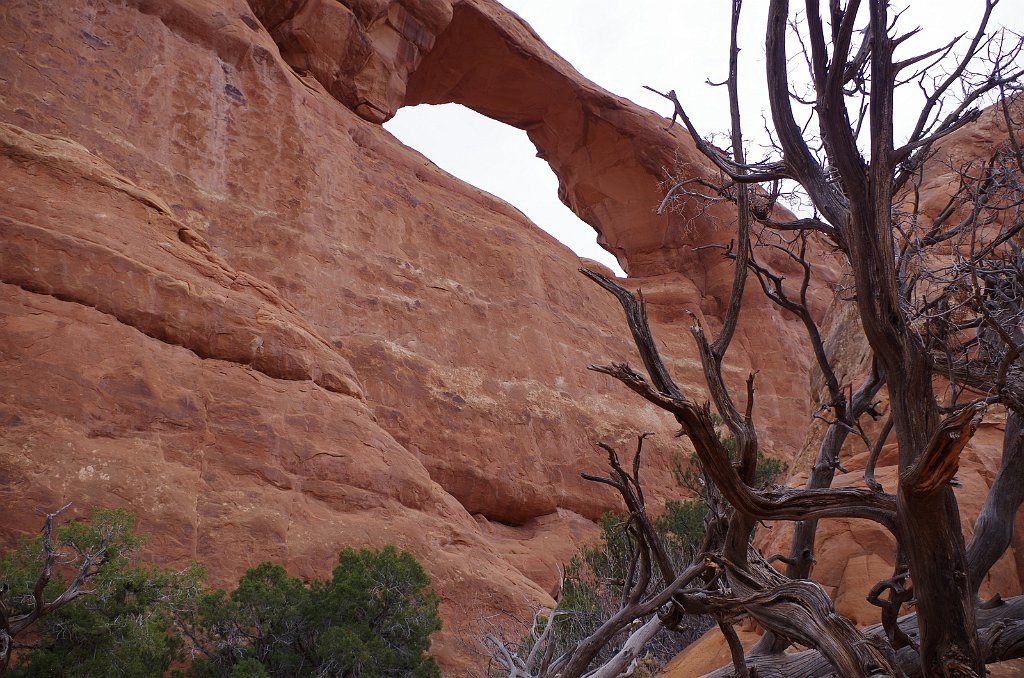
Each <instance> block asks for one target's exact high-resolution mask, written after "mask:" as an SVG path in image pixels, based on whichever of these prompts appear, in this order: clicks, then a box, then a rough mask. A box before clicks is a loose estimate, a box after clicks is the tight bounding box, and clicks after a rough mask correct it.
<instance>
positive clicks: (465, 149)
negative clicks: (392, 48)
mask: <svg viewBox="0 0 1024 678" xmlns="http://www.w3.org/2000/svg"><path fill="white" fill-rule="evenodd" d="M384 127H385V129H387V130H388V131H389V132H391V134H393V135H395V137H397V138H398V139H399V140H400V141H401V142H402V143H404V144H405V145H407V146H409V147H411V148H414V149H415V150H417V151H419V152H420V153H422V154H423V155H424V156H425V157H427V158H428V159H429V160H431V161H432V162H433V163H434V164H436V165H437V166H438V167H440V168H441V169H443V170H444V171H446V172H448V173H449V174H451V175H453V176H455V177H458V178H459V179H461V180H463V181H465V182H466V183H468V184H471V185H472V186H475V187H477V188H479V189H481V190H484V191H487V192H488V193H491V194H492V195H494V196H496V197H498V198H501V199H502V200H504V201H505V202H507V203H509V204H510V205H512V206H513V207H515V208H516V209H518V210H519V211H520V212H522V213H523V214H525V215H526V216H527V217H528V218H529V219H530V220H531V221H532V222H533V223H534V224H535V225H537V226H538V227H539V228H540V229H542V230H544V231H546V232H547V233H549V234H550V235H552V236H553V237H554V238H556V239H557V240H558V241H559V242H561V243H562V244H563V245H565V246H566V247H568V248H569V249H571V250H572V251H573V252H575V253H576V255H577V256H580V257H585V258H588V259H593V260H595V261H598V262H600V263H601V264H604V265H605V266H607V267H608V268H610V269H611V270H613V271H614V272H615V274H616V275H618V276H625V275H626V274H625V272H624V271H623V270H622V268H621V267H620V266H619V262H618V261H617V260H616V258H615V257H614V256H613V255H612V254H611V253H609V252H608V251H607V250H605V249H604V248H602V247H601V245H600V244H598V241H597V233H596V232H595V231H594V229H593V228H592V227H591V226H590V225H589V224H587V223H586V222H584V221H583V220H581V219H580V218H579V217H578V216H576V214H575V213H574V212H573V211H572V210H570V209H569V208H568V207H566V206H565V204H563V203H562V202H561V201H560V200H559V199H558V179H557V177H556V176H555V174H554V172H553V171H552V170H551V167H550V166H549V165H548V163H547V162H545V161H544V160H542V159H541V158H539V157H538V156H537V149H536V147H535V146H534V145H533V143H532V142H531V141H530V140H529V138H528V137H527V134H526V132H524V131H522V130H519V129H516V128H515V127H512V126H510V125H506V124H505V123H502V122H499V121H497V120H494V119H492V118H488V117H487V116H484V115H481V114H480V113H477V112H476V111H474V110H472V109H470V108H467V107H466V106H463V105H461V104H456V103H447V104H437V105H430V104H420V105H418V106H406V107H403V108H401V109H399V111H398V112H397V113H396V114H395V116H394V117H393V118H392V119H391V120H389V121H388V122H386V123H385V124H384Z"/></svg>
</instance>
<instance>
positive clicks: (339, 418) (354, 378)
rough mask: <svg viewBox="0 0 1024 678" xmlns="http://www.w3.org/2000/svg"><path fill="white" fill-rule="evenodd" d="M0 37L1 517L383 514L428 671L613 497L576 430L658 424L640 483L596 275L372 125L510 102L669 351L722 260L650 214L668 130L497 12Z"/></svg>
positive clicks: (258, 9) (299, 537) (696, 167)
mask: <svg viewBox="0 0 1024 678" xmlns="http://www.w3.org/2000/svg"><path fill="white" fill-rule="evenodd" d="M0 35H3V36H4V40H3V42H2V44H0V102H2V104H3V105H2V106H0V195H2V196H4V198H3V201H2V202H0V421H2V422H3V423H4V435H3V436H2V438H0V506H2V507H3V515H4V520H3V521H2V523H0V541H3V542H5V543H9V542H10V541H11V540H13V539H14V537H15V536H16V535H17V534H20V533H23V532H25V531H31V530H34V529H36V527H37V525H38V516H37V514H36V513H35V512H34V509H35V508H36V507H53V506H58V505H62V504H63V503H65V502H67V501H74V502H75V503H76V505H77V506H78V507H80V508H85V507H88V506H90V505H108V506H110V505H116V506H127V507H129V508H131V509H132V510H134V511H135V512H136V514H137V515H138V516H139V518H140V531H142V532H144V533H146V534H148V535H150V545H149V547H148V551H149V553H150V554H152V557H153V558H154V559H155V560H158V561H159V562H164V563H175V564H180V563H183V562H185V561H187V560H189V559H198V560H200V561H202V562H203V563H205V564H206V565H207V566H208V567H209V568H210V572H211V575H212V577H213V578H214V579H215V580H216V581H217V582H224V581H227V580H230V579H232V578H234V577H237V576H238V574H240V572H241V571H243V570H244V569H245V568H246V567H248V566H250V565H252V564H254V563H256V562H259V561H262V560H268V559H269V560H275V561H277V562H280V563H282V564H284V565H286V566H287V567H288V568H289V569H290V570H292V571H293V572H295V573H297V574H302V575H307V576H314V575H323V574H324V573H326V572H327V571H328V570H329V569H330V567H331V565H332V563H333V559H334V557H335V554H336V552H337V551H338V550H339V549H340V548H341V547H342V546H345V545H363V544H368V545H382V544H384V543H395V544H398V545H399V546H400V547H403V548H408V549H411V550H412V551H413V552H414V553H415V554H416V555H417V556H418V557H419V558H420V560H421V561H422V562H423V563H424V564H425V566H426V567H427V569H428V570H429V572H430V573H431V575H432V577H433V579H434V585H435V588H436V590H437V591H438V593H439V596H440V598H441V600H442V614H443V615H444V617H445V630H444V631H443V632H442V633H441V634H440V635H439V637H438V638H437V639H436V642H435V650H436V651H437V652H438V653H439V655H440V659H441V661H442V663H443V665H444V667H445V670H446V672H447V673H450V674H453V675H454V674H456V673H460V672H464V671H468V670H469V668H470V667H472V666H475V665H478V664H479V663H480V658H479V657H477V656H474V655H473V649H472V648H473V647H474V644H475V641H476V639H477V637H478V634H479V632H480V625H481V623H482V620H483V619H484V618H486V617H488V616H490V615H492V614H493V613H494V612H495V611H504V612H511V613H513V614H519V615H524V614H526V612H527V611H528V610H529V609H530V607H531V606H532V605H535V604H550V603H551V602H552V600H551V598H550V595H551V594H552V593H553V592H554V589H555V586H556V584H557V568H558V566H559V564H560V563H561V562H564V561H565V560H566V559H567V558H568V557H569V556H570V555H571V554H572V552H573V551H574V550H575V549H576V548H577V546H578V544H579V543H580V542H581V541H582V540H584V539H586V538H587V537H589V536H591V535H592V534H593V531H594V527H593V524H592V523H591V522H590V520H589V519H592V518H595V517H596V516H597V515H599V514H600V513H601V512H602V511H604V510H607V509H610V508H617V505H616V503H615V501H614V497H612V496H611V495H610V494H608V493H604V492H601V491H599V490H598V489H596V488H595V487H594V486H592V485H588V484H586V483H584V482H583V481H581V480H580V479H579V477H578V472H579V471H580V470H581V469H587V470H595V469H601V468H602V464H603V460H602V457H601V455H600V454H599V453H598V452H597V451H595V448H594V447H593V445H592V443H593V441H594V440H597V439H602V440H610V441H625V440H627V439H628V438H629V437H631V436H632V435H634V434H635V433H637V432H639V431H643V430H648V431H656V432H657V433H658V436H657V438H656V439H655V440H654V441H653V445H652V446H651V448H650V450H651V452H650V454H649V457H648V458H649V460H650V461H649V464H648V467H647V473H646V477H647V480H648V483H649V489H650V492H651V494H652V496H661V497H664V496H667V495H668V494H669V493H670V492H673V491H674V486H673V482H672V480H671V477H670V474H669V473H668V467H669V461H670V459H671V454H672V452H673V450H674V449H675V448H674V446H675V440H674V439H673V438H672V436H671V434H672V431H673V427H672V425H671V422H670V420H669V419H668V418H666V417H664V416H661V415H660V414H659V413H657V412H656V411H654V410H653V409H651V408H649V407H647V406H645V405H644V404H642V403H641V402H639V401H638V400H637V399H635V398H634V397H632V396H631V395H630V394H629V393H628V392H625V391H624V390H623V389H621V388H619V387H618V386H617V385H616V384H614V383H610V382H609V380H607V379H606V378H603V377H601V376H600V375H595V374H593V373H589V372H587V371H586V370H585V366H586V365H587V364H589V363H591V362H596V361H603V360H609V359H613V360H632V361H634V362H635V361H636V358H635V356H634V352H633V350H632V347H631V345H630V343H629V341H628V334H627V333H626V331H625V327H624V323H623V322H622V320H621V318H620V312H619V310H618V308H617V307H616V305H615V304H614V302H613V300H611V299H610V298H608V297H607V296H606V295H604V294H603V293H601V292H600V291H599V290H598V289H597V288H596V287H594V286H592V285H589V284H588V283H586V281H585V280H583V279H582V278H581V277H580V276H579V275H577V274H576V268H577V267H579V265H580V261H579V260H578V259H577V258H576V257H575V256H574V255H573V254H572V253H571V252H569V251H568V250H567V249H566V248H564V247H563V246H561V245H560V244H559V243H557V242H555V241H554V240H553V239H552V238H550V237H549V236H547V235H546V234H544V233H543V232H541V231H540V230H538V229H537V228H536V227H535V226H534V225H533V224H531V223H529V222H528V221H526V220H525V219H524V218H523V216H522V215H521V214H520V213H519V212H518V211H517V210H515V209H513V208H510V207H509V206H508V205H506V204H504V203H502V202H501V201H499V200H497V199H495V198H493V197H492V196H490V195H488V194H485V193H483V192H480V191H477V190H475V189H473V188H472V187H469V186H467V185H465V184H463V183H461V182H459V181H458V180H456V179H454V178H452V177H451V176H449V175H447V174H445V173H444V172H442V171H440V170H439V169H438V168H436V167H435V166H434V165H433V164H432V163H430V162H429V161H427V160H426V159H424V158H422V157H421V156H420V155H418V154H417V153H415V152H414V151H412V150H410V149H408V148H405V147H404V146H402V145H401V144H400V143H398V142H397V141H396V140H395V139H394V138H393V137H391V135H390V134H389V133H388V132H386V131H385V130H384V129H383V128H382V127H381V126H380V124H379V123H380V122H381V121H383V120H385V119H387V118H389V117H390V116H391V115H393V114H394V112H395V111H396V110H397V109H398V108H399V107H400V106H402V105H411V104H415V103H420V102H430V103H440V102H449V101H454V102H459V103H463V104H465V105H467V106H470V107H472V108H475V109H476V110H478V111H480V112H482V113H484V114H486V115H489V116H491V117H494V118H496V119H499V120H502V121H504V122H507V123H509V124H512V125H515V126H517V127H520V128H522V129H525V130H526V131H527V133H528V134H529V135H530V138H531V140H532V141H533V142H534V143H535V144H536V145H537V147H538V151H539V152H540V153H541V155H542V157H544V158H545V159H547V160H548V162H550V163H551V165H552V168H553V169H554V170H555V172H556V174H557V175H558V176H559V179H560V183H561V189H560V193H561V196H562V198H563V200H564V201H565V202H566V203H567V204H568V205H570V206H571V207H572V208H573V209H574V210H575V211H576V212H577V214H579V215H580V216H581V217H582V218H583V219H585V220H586V221H587V222H588V223H590V224H591V225H593V226H594V228H595V229H596V230H597V231H598V232H599V233H600V236H601V239H602V242H604V243H605V244H606V246H607V247H608V248H609V249H610V250H611V251H612V252H614V253H615V254H616V256H618V258H619V260H620V261H621V262H622V265H623V267H624V268H625V269H626V270H627V271H629V273H630V275H631V280H630V284H632V285H635V286H642V287H643V289H644V291H645V294H646V295H647V298H648V300H649V302H650V303H651V312H652V316H653V319H654V321H655V324H656V327H655V331H656V332H657V333H658V336H659V338H660V339H661V340H662V341H663V342H664V344H665V352H666V355H668V356H671V361H670V362H671V366H672V367H673V368H674V369H675V370H676V372H677V374H678V375H679V377H680V381H684V382H685V381H691V382H693V383H700V378H699V374H700V373H699V369H698V366H697V363H696V361H695V357H694V351H693V349H692V346H691V345H690V343H689V341H688V336H687V334H686V332H684V331H680V330H681V327H682V325H681V324H682V323H684V322H688V320H687V319H686V315H685V312H686V311H692V312H694V313H696V314H697V315H698V316H699V317H702V318H703V319H704V320H705V321H706V322H708V323H709V324H710V325H712V326H714V325H715V323H716V318H717V314H719V313H720V312H721V310H722V309H723V307H724V303H725V299H726V297H727V293H728V288H729V285H730V281H731V275H732V274H731V268H730V264H729V262H728V261H726V260H724V259H723V258H721V257H717V256H714V255H713V254H709V253H703V254H701V253H696V252H694V251H693V250H692V249H691V246H692V245H693V244H703V243H706V242H721V241H727V240H728V239H729V233H730V230H731V228H732V219H731V216H732V215H731V213H730V212H729V210H728V209H725V208H720V207H716V208H715V209H714V210H712V211H711V212H710V213H708V214H704V213H700V214H698V210H697V206H692V209H691V210H690V211H687V212H684V213H681V214H673V215H670V216H664V217H659V216H655V215H654V214H653V208H654V206H655V205H656V204H657V202H658V201H659V199H660V188H659V182H662V181H664V180H665V179H666V178H667V175H666V168H675V167H677V166H679V165H680V164H681V165H682V166H684V167H685V168H687V170H688V171H694V172H700V171H707V170H706V169H702V168H704V163H703V162H702V161H701V160H700V158H699V156H698V154H697V153H696V151H695V150H694V149H693V146H692V144H691V143H690V142H689V141H688V140H687V139H686V138H685V137H684V136H683V135H682V134H680V133H679V132H678V131H668V132H667V131H665V129H664V127H665V121H664V120H663V119H662V118H660V117H658V116H656V115H654V114H653V113H651V112H649V111H646V110H644V109H641V108H638V107H637V106H635V105H633V104H631V103H630V102H628V101H626V100H623V99H620V98H618V97H615V96H613V95H612V94H610V93H608V92H605V91H603V90H601V89H600V88H598V87H596V86H595V85H593V84H592V83H590V82H588V81H586V80H585V79H583V78H582V77H581V76H580V75H579V74H578V73H576V72H575V70H573V69H572V67H571V66H569V65H568V64H567V63H566V62H565V61H563V60H562V59H560V58H559V57H558V56H557V55H555V54H553V53H552V52H551V51H550V50H549V49H548V48H547V47H546V46H545V45H544V43H543V42H542V41H541V40H540V39H539V38H538V37H537V36H536V35H535V34H534V33H533V32H532V31H531V30H530V28H529V27H528V26H526V25H525V24H524V23H523V22H522V21H521V20H519V19H518V17H516V16H515V15H513V14H511V13H509V12H507V11H506V10H504V9H503V8H501V7H500V6H499V5H497V4H495V3H493V2H488V1H486V0H461V1H456V2H451V1H449V0H393V1H389V0H345V1H344V2H338V1H337V0H290V1H283V0H275V1H271V0H265V1H264V0H250V1H249V2H248V3H247V2H245V0H128V1H127V2H105V1H101V2H85V1H84V0H82V1H77V0H68V1H66V2H60V3H44V2H41V1H39V0H11V1H10V2H6V3H4V4H3V6H2V7H0ZM824 269H825V271H826V272H827V271H828V270H829V266H828V265H827V262H826V265H825V266H824ZM749 301H750V304H749V306H748V308H749V312H747V314H746V316H745V318H744V320H743V324H742V325H741V328H740V332H739V335H738V337H737V341H736V342H735V344H734V345H735V348H734V352H733V353H732V354H731V356H730V357H731V362H730V377H731V378H732V379H734V380H735V382H736V383H740V382H741V380H742V379H743V378H744V377H745V376H746V374H747V372H748V371H749V370H751V369H759V370H761V375H760V377H759V384H760V390H759V394H758V405H757V410H756V412H757V415H758V417H759V423H760V426H761V429H762V440H763V441H764V442H765V443H766V445H767V447H768V451H769V452H771V453H775V454H780V455H784V456H787V457H789V458H795V457H794V455H795V450H799V449H800V447H801V446H802V445H803V443H804V441H803V439H802V426H798V427H793V426H791V425H790V423H789V422H790V420H791V418H792V417H793V416H794V413H796V416H797V417H798V418H802V417H803V416H805V415H806V413H807V412H809V410H810V407H811V406H810V398H809V395H808V393H809V390H808V363H807V356H806V351H804V350H803V349H802V348H800V347H801V340H800V336H801V332H800V328H799V326H798V325H797V324H796V323H794V322H792V321H791V320H789V319H787V318H784V317H782V316H779V315H778V314H776V313H775V312H774V311H773V310H772V309H770V308H768V306H767V304H766V303H765V302H764V301H763V300H762V299H761V298H760V295H759V293H758V292H756V290H751V292H750V299H749ZM829 301H830V299H829V298H828V296H827V294H825V288H824V287H822V288H821V290H819V293H818V298H817V304H818V309H817V310H818V312H819V313H824V310H825V307H826V305H827V303H828V302H829ZM766 327H767V328H770V331H766V330H765V328H766ZM801 420H802V419H801ZM979 463H980V462H979ZM996 463H997V462H996V461H995V460H994V459H992V460H989V461H985V462H984V463H982V464H981V466H980V468H984V469H990V468H992V467H993V466H994V465H995V464H996ZM796 470H797V471H799V468H797V469H796ZM978 473H979V475H978V478H979V481H978V482H984V478H985V477H987V476H984V474H983V473H982V472H981V471H979V472H978ZM881 479H882V481H883V482H885V477H884V475H882V476H881ZM979 501H980V499H979ZM840 533H841V531H840ZM872 562H873V561H872ZM869 565H870V563H869ZM865 567H866V568H867V567H868V566H867V565H866V566H865ZM868 569H869V568H868ZM844 576H845V575H839V576H838V579H837V582H841V581H845V580H844V579H843V577H844ZM1007 576H1009V575H1007ZM858 581H859V580H858ZM829 585H833V586H835V587H837V590H839V588H840V587H841V583H836V584H829Z"/></svg>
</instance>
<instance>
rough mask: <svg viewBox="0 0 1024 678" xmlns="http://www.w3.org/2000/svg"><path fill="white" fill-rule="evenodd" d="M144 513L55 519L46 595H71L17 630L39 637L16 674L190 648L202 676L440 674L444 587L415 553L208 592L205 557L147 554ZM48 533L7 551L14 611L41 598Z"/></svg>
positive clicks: (164, 664)
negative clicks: (166, 563) (433, 653)
mask: <svg viewBox="0 0 1024 678" xmlns="http://www.w3.org/2000/svg"><path fill="white" fill-rule="evenodd" d="M133 525H134V518H133V516H132V514H131V513H129V512H127V511H124V510H107V509H96V510H94V511H93V513H92V517H91V519H90V520H87V521H72V522H68V523H66V524H63V525H59V526H57V527H56V528H54V529H53V534H52V538H51V539H50V541H49V543H50V545H51V554H52V555H53V558H51V562H52V563H53V571H52V573H51V574H52V576H51V577H50V580H49V582H48V584H47V585H46V587H45V589H44V602H45V603H47V604H50V603H53V602H54V601H55V600H59V599H60V597H61V596H63V597H64V598H65V599H69V602H67V603H66V604H64V605H63V606H61V607H59V608H58V609H55V610H52V611H48V613H47V614H45V615H43V616H41V618H39V619H38V620H36V621H35V623H34V624H33V625H32V626H30V627H27V628H28V631H26V633H23V634H20V635H18V636H17V641H18V642H19V643H20V644H22V646H23V647H25V645H24V644H25V640H24V637H23V636H25V635H29V636H30V640H31V643H29V645H28V646H27V647H26V649H24V650H21V651H20V653H19V654H17V655H16V657H15V659H14V663H13V665H12V666H10V668H9V674H5V675H10V676H12V677H17V678H36V677H43V676H72V677H76V678H79V677H80V678H93V677H96V678H100V677H105V676H120V677H128V678H136V677H137V678H145V677H150V676H154V677H155V676H164V675H166V674H167V672H168V670H169V668H170V666H171V665H172V663H174V662H175V661H178V660H184V659H185V652H184V650H185V649H186V648H187V649H188V650H189V652H190V653H191V654H192V655H193V656H194V657H195V661H194V662H193V663H192V666H191V667H190V668H189V669H188V670H187V673H188V675H192V676H224V677H230V678H269V677H270V676H346V677H352V678H361V677H365V678H378V677H380V678H384V677H386V676H403V677H406V676H408V677H416V678H439V676H440V671H439V670H438V667H437V663H436V662H435V660H434V659H433V658H432V657H429V656H427V655H426V652H427V650H428V649H429V647H430V634H431V633H433V632H434V631H436V630H438V629H439V628H441V621H440V618H439V617H438V614H437V607H438V604H437V598H436V597H435V596H434V594H433V593H430V592H428V591H426V587H427V586H428V584H429V583H430V580H429V578H428V577H427V575H426V573H425V572H424V571H423V568H422V567H420V565H419V563H417V562H416V560H415V559H414V558H413V556H412V555H410V554H409V553H407V552H404V551H403V552H401V553H398V552H396V550H395V549H394V547H390V546H389V547H386V548H384V549H383V550H380V551H372V550H366V549H364V550H361V551H354V550H352V549H345V550H344V551H342V552H341V554H340V555H339V558H338V565H337V567H335V568H334V572H333V575H332V577H331V578H330V579H328V580H326V581H314V582H312V583H311V584H309V585H308V586H307V585H305V584H303V582H302V581H301V580H299V579H297V578H295V577H292V576H290V575H289V574H288V573H287V572H286V571H285V570H284V568H282V567H281V566H279V565H274V564H272V563H262V564H261V565H258V566H257V567H254V568H252V569H250V570H249V571H248V572H246V573H245V575H244V576H243V577H242V578H241V580H240V581H239V583H238V587H237V588H236V589H235V590H234V591H232V592H231V594H230V595H228V594H226V593H225V592H223V591H212V592H211V591H205V590H204V589H203V588H202V586H201V583H200V582H201V579H202V576H203V572H202V569H201V568H199V567H198V566H195V565H193V566H191V567H189V568H188V569H187V570H185V571H184V572H173V571H170V570H167V569H162V568H157V567H142V566H139V565H137V564H136V563H135V557H136V554H137V551H138V549H139V547H140V546H141V545H142V543H143V539H142V538H141V537H139V536H138V535H136V534H135V533H134V531H133ZM44 543H45V540H44V538H43V537H42V536H36V537H33V538H24V539H21V540H20V541H19V542H18V545H17V546H16V548H14V549H13V550H11V551H10V552H8V553H6V554H4V555H2V556H0V602H2V603H3V605H4V608H5V609H6V611H7V618H8V619H10V620H16V619H18V618H19V616H20V615H25V614H27V613H30V612H32V610H34V609H35V600H34V596H33V589H34V588H35V586H36V582H37V581H38V580H39V577H40V573H41V572H43V570H44V569H45V563H46V549H45V548H44ZM15 632H16V631H15ZM0 672H3V662H2V658H0ZM173 675H176V676H180V675H182V674H181V672H180V671H176V672H174V674H173Z"/></svg>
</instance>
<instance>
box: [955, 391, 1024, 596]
mask: <svg viewBox="0 0 1024 678" xmlns="http://www.w3.org/2000/svg"><path fill="white" fill-rule="evenodd" d="M1022 429H1024V420H1022V418H1021V416H1020V415H1019V414H1017V412H1015V411H1014V410H1009V411H1008V412H1007V415H1006V431H1005V433H1004V434H1003V461H1002V464H1001V466H1000V468H999V473H998V474H997V475H996V479H995V482H993V483H992V487H991V488H990V489H989V492H988V497H986V498H985V504H984V505H983V506H982V507H981V513H979V514H978V520H977V521H976V522H975V523H974V537H973V538H972V539H971V544H970V546H968V548H967V563H968V567H969V573H970V582H971V591H972V592H973V593H974V594H975V595H977V593H978V589H979V588H981V582H982V580H983V579H984V578H985V575H986V574H988V571H989V570H990V569H992V566H993V565H995V564H996V561H997V560H999V558H1000V556H1002V555H1003V553H1005V552H1006V549H1007V548H1008V547H1009V546H1010V540H1011V539H1012V538H1013V522H1014V517H1015V516H1016V514H1017V509H1018V508H1019V507H1020V505H1021V502H1024V436H1022V433H1024V430H1022Z"/></svg>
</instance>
